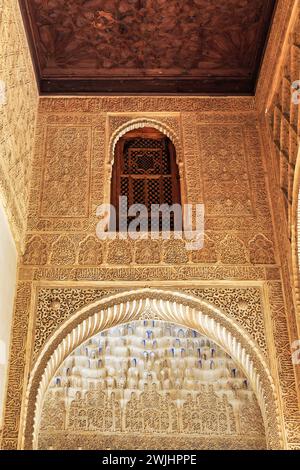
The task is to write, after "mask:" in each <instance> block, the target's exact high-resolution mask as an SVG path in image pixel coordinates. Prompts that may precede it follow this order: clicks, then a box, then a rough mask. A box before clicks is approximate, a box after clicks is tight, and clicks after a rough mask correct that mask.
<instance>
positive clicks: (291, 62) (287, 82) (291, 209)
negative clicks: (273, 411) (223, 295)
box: [265, 2, 300, 326]
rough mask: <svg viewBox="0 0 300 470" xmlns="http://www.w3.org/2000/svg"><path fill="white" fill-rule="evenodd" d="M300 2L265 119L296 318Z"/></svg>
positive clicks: (295, 10)
mask: <svg viewBox="0 0 300 470" xmlns="http://www.w3.org/2000/svg"><path fill="white" fill-rule="evenodd" d="M299 31H300V4H299V2H294V7H293V11H292V14H291V16H290V19H289V28H288V34H287V37H286V41H285V44H284V47H283V48H282V57H281V60H280V61H279V63H278V73H277V76H276V80H274V81H273V83H272V88H271V90H269V102H270V103H269V105H268V107H267V109H266V123H265V125H266V126H267V127H268V132H269V136H270V139H271V140H272V148H271V150H272V152H271V155H272V163H273V167H274V172H275V175H276V184H277V186H278V188H279V189H280V192H281V195H280V199H281V204H282V205H283V206H284V211H285V225H284V227H285V228H286V238H287V240H286V243H285V245H286V247H287V250H288V258H287V261H288V267H289V272H290V279H291V282H292V283H293V284H294V298H295V304H296V308H297V310H298V321H299V326H300V320H299V307H300V300H299V298H300V297H299V263H298V254H297V252H298V250H297V237H298V236H299V234H298V230H297V208H298V191H299V179H300V176H299V136H300V114H299V103H297V101H299V99H298V98H299V94H298V93H297V92H296V89H295V88H292V85H293V83H294V82H296V81H297V80H299V73H300V36H299Z"/></svg>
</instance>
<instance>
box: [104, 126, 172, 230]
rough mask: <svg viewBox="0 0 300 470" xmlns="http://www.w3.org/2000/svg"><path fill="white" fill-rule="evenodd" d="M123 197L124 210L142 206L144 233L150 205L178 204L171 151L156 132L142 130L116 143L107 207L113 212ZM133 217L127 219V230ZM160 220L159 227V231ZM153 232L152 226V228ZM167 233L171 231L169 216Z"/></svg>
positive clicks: (165, 140)
mask: <svg viewBox="0 0 300 470" xmlns="http://www.w3.org/2000/svg"><path fill="white" fill-rule="evenodd" d="M120 196H126V197H127V201H128V207H130V206H131V205H133V204H143V205H145V206H146V207H147V210H148V229H149V230H150V229H151V220H150V215H151V205H152V204H158V205H162V204H168V205H169V206H171V205H173V204H180V203H181V199H180V181H179V172H178V166H177V164H176V154H175V148H174V145H173V144H172V142H171V141H170V139H169V138H168V137H166V136H165V135H164V134H163V133H161V132H159V131H158V130H156V129H154V128H150V127H144V128H141V129H137V130H134V131H130V132H128V133H127V134H125V135H124V136H123V137H122V138H120V140H119V141H118V143H117V146H116V153H115V160H114V165H113V173H112V185H111V203H112V205H113V206H114V207H115V208H116V212H117V230H120V223H119V220H118V214H119V197H120ZM132 219H134V217H128V218H127V227H128V225H129V223H130V222H131V220H132ZM161 227H162V220H161V217H160V219H159V226H157V227H154V228H155V229H156V230H161ZM152 229H153V226H152ZM170 229H171V230H174V214H172V213H171V223H170Z"/></svg>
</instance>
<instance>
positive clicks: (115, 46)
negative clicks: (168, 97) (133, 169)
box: [20, 0, 276, 94]
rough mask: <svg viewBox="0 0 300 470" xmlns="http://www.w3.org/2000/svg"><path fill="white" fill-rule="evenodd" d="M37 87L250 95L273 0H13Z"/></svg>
mask: <svg viewBox="0 0 300 470" xmlns="http://www.w3.org/2000/svg"><path fill="white" fill-rule="evenodd" d="M20 5H21V9H22V12H23V17H24V21H25V25H26V29H27V33H28V38H29V42H30V46H31V50H32V54H33V58H34V62H35V67H36V71H37V76H38V80H39V84H40V90H41V92H42V93H100V94H106V93H114V94H128V93H129V94H140V93H145V94H149V93H155V94H157V93H163V94H166V93H167V94H169V93H170V94H185V93H191V94H195V93H196V94H198V93H199V94H253V93H254V91H255V84H256V81H257V78H258V74H259V69H260V64H261V60H262V57H263V53H264V49H265V46H266V42H267V37H268V31H269V29H270V25H271V22H272V15H273V12H274V9H275V5H276V0H68V1H65V0H20Z"/></svg>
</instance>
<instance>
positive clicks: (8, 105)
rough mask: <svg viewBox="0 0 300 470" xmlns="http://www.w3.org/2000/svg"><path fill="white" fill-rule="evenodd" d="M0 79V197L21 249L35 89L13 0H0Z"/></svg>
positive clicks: (27, 198) (21, 25) (31, 144)
mask: <svg viewBox="0 0 300 470" xmlns="http://www.w3.org/2000/svg"><path fill="white" fill-rule="evenodd" d="M0 80H1V92H0V93H1V96H0V151H1V158H0V197H1V199H2V202H3V205H4V207H5V209H6V213H7V216H8V218H9V221H10V225H11V229H12V231H13V234H14V238H15V241H16V243H17V245H18V247H19V248H20V250H22V247H23V243H24V237H25V231H26V223H27V212H28V201H29V190H30V170H31V162H32V157H33V147H34V128H35V120H36V115H37V106H38V92H37V87H36V82H35V78H34V73H33V68H32V64H31V59H30V53H29V48H28V45H27V41H26V36H25V32H24V27H23V24H22V19H21V13H20V10H19V5H18V1H17V0H9V1H7V0H0ZM3 87H4V88H3Z"/></svg>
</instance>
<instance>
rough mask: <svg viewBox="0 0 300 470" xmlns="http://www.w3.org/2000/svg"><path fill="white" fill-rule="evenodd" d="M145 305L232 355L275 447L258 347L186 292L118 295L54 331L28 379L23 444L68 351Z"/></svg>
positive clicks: (263, 364)
mask: <svg viewBox="0 0 300 470" xmlns="http://www.w3.org/2000/svg"><path fill="white" fill-rule="evenodd" d="M123 299H124V300H125V301H124V300H123ZM149 307H150V309H151V311H152V312H154V313H156V316H157V317H158V318H159V319H162V320H165V321H172V322H175V323H178V324H181V325H184V326H186V327H190V328H193V329H195V330H197V331H199V332H200V333H201V334H204V335H207V336H208V337H209V338H210V339H212V340H213V341H215V342H216V343H217V344H218V345H219V346H221V347H223V348H224V350H225V351H226V352H227V353H228V354H230V355H231V357H232V358H233V360H235V361H236V363H237V364H239V367H241V368H242V370H243V371H244V373H246V375H247V378H248V380H249V382H250V383H251V386H252V387H253V389H254V391H255V393H256V395H257V398H258V401H259V403H260V406H261V410H262V413H263V416H264V420H265V424H266V425H267V422H269V420H271V422H272V425H270V427H269V428H268V429H269V430H268V431H267V439H268V442H269V446H271V447H272V446H275V447H278V446H280V445H281V444H279V442H278V437H276V435H274V434H272V433H273V432H274V423H276V420H277V418H276V412H275V409H274V406H276V405H275V402H274V395H273V393H274V391H273V385H272V379H271V376H270V373H269V372H268V366H267V364H266V362H265V359H264V357H263V355H262V354H261V352H260V350H259V348H257V346H256V345H255V343H254V342H253V341H252V340H251V339H250V337H249V336H248V335H247V334H246V333H245V331H244V330H242V329H241V328H240V327H238V326H237V324H236V322H234V321H233V320H229V318H228V316H227V315H225V314H223V313H222V312H221V311H220V310H218V309H216V308H212V307H210V304H209V303H207V302H205V301H200V300H197V299H196V298H195V297H194V296H189V295H187V294H183V293H182V294H181V293H176V292H172V291H169V292H168V291H157V290H155V289H143V290H142V291H140V292H138V291H133V292H125V293H120V294H116V295H114V296H113V297H111V298H110V299H109V298H106V299H103V300H100V301H98V302H96V303H94V304H92V305H90V306H89V307H86V308H84V309H83V310H81V311H79V312H78V313H77V314H74V315H72V316H71V317H70V319H69V320H67V321H65V322H64V323H63V325H62V326H61V327H59V328H58V329H57V330H56V332H55V334H54V335H53V336H52V338H51V339H50V340H49V341H48V342H47V343H46V345H45V346H44V347H43V349H42V351H41V352H40V354H39V356H38V359H37V361H36V363H35V365H34V367H33V369H32V373H31V378H30V380H29V385H28V392H27V397H28V406H27V407H26V408H27V416H28V418H27V420H26V421H27V425H26V433H25V435H26V442H27V444H26V445H27V446H30V435H31V429H32V426H33V421H32V419H33V414H32V413H33V407H35V410H36V412H35V413H37V414H35V416H36V418H35V423H36V425H37V424H38V422H39V416H40V412H41V404H42V401H43V397H44V394H45V391H46V389H47V387H48V384H49V381H50V380H51V377H52V376H53V374H54V373H55V371H56V370H57V369H58V367H59V366H60V364H61V363H62V361H63V360H64V359H65V358H66V357H67V356H68V355H69V354H70V352H71V351H73V350H74V349H75V348H76V347H77V345H80V344H82V343H83V342H84V341H85V340H86V339H88V338H89V337H91V336H94V335H95V334H97V333H98V332H100V331H102V330H103V329H107V328H109V327H112V326H114V325H117V324H119V323H127V322H128V321H133V320H137V319H139V317H140V314H141V313H142V312H143V311H144V310H145V309H146V310H147V309H148V308H149ZM76 325H77V326H76ZM46 357H47V358H48V359H47V360H46ZM45 360H46V362H45ZM267 396H269V398H268V399H266V397H267ZM36 400H37V401H36ZM35 404H36V405H35ZM274 413H275V415H274ZM274 420H275V421H274ZM272 428H273V430H272ZM276 429H278V428H277V425H276V424H275V434H276Z"/></svg>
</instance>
